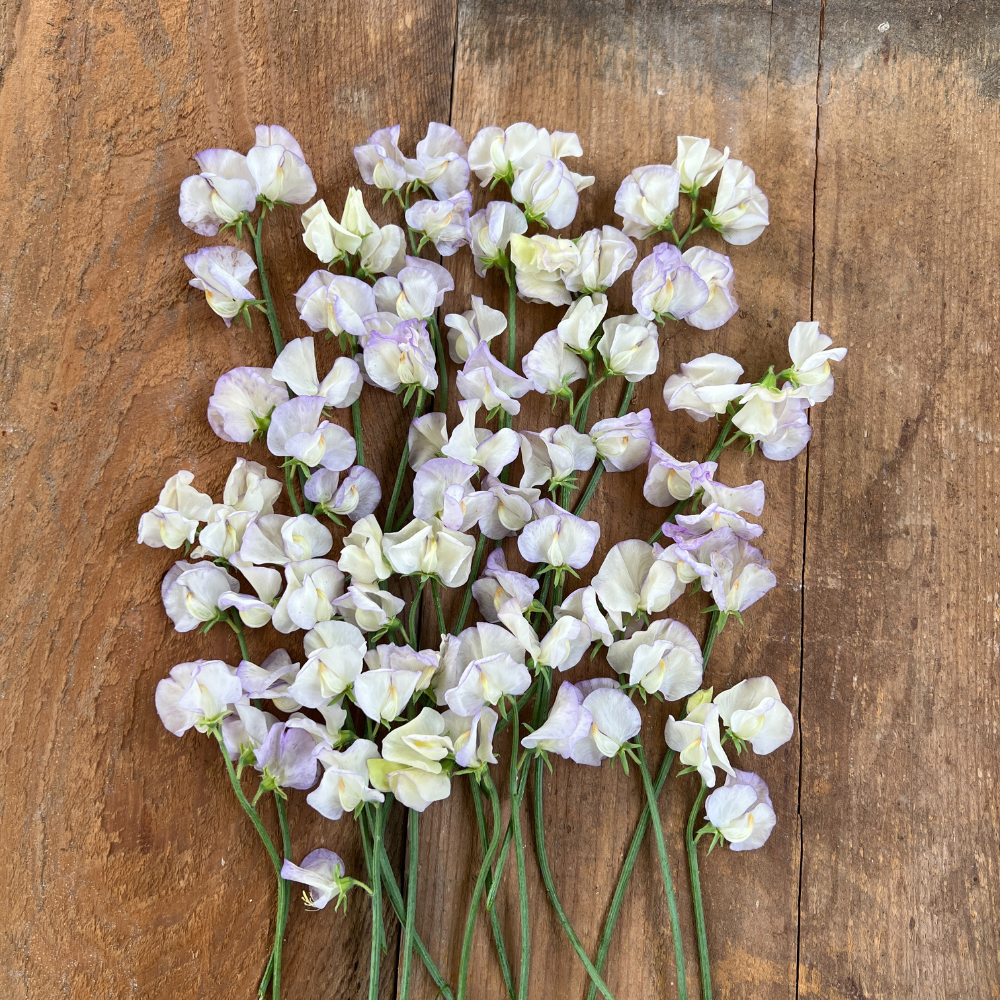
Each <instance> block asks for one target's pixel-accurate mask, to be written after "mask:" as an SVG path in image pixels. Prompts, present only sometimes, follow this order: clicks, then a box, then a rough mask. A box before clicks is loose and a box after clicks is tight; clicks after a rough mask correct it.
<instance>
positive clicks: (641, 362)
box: [597, 316, 660, 382]
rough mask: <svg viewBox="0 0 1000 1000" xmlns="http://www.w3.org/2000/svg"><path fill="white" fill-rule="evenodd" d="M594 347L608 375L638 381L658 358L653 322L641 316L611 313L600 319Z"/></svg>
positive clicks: (654, 365) (648, 371) (652, 370)
mask: <svg viewBox="0 0 1000 1000" xmlns="http://www.w3.org/2000/svg"><path fill="white" fill-rule="evenodd" d="M603 330H604V335H603V336H602V337H601V339H600V340H599V341H598V342H597V350H598V352H599V353H600V355H601V357H602V358H603V359H604V366H605V368H607V370H608V373H609V374H611V375H620V376H622V377H623V378H625V379H627V380H628V381H629V382H639V381H641V380H642V379H643V378H645V377H646V376H647V375H652V374H653V372H655V371H656V366H657V364H659V360H660V349H659V346H658V345H657V333H656V324H655V323H653V322H652V321H650V320H647V319H644V318H643V317H642V316H613V317H612V318H611V319H606V320H605V321H604V326H603Z"/></svg>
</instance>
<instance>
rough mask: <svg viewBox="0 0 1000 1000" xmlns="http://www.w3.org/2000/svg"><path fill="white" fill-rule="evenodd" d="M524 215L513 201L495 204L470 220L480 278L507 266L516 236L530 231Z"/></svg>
mask: <svg viewBox="0 0 1000 1000" xmlns="http://www.w3.org/2000/svg"><path fill="white" fill-rule="evenodd" d="M527 228H528V220H527V219H526V218H525V217H524V212H522V211H521V209H520V208H519V207H518V206H517V205H514V204H512V203H511V202H509V201H491V202H490V203H489V204H488V205H487V206H486V208H481V209H480V210H479V211H478V212H476V214H475V215H473V216H472V217H471V218H470V219H469V236H470V239H471V245H472V257H473V260H474V261H475V267H476V274H478V275H479V277H480V278H482V277H484V276H485V275H486V271H487V269H488V268H491V267H496V266H501V267H502V266H503V264H504V263H505V262H506V259H507V258H506V250H507V246H508V244H509V243H510V238H511V236H512V235H518V236H520V235H521V234H523V233H524V232H526V231H527Z"/></svg>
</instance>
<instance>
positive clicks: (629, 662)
mask: <svg viewBox="0 0 1000 1000" xmlns="http://www.w3.org/2000/svg"><path fill="white" fill-rule="evenodd" d="M608 663H610V664H611V666H612V667H614V669H615V670H617V671H618V672H619V673H623V674H625V673H627V674H628V682H629V684H637V685H639V686H640V687H642V688H643V690H645V691H647V692H648V693H649V694H653V693H654V692H656V693H659V694H661V695H663V697H664V698H665V699H666V700H667V701H677V700H679V699H680V698H686V697H687V696H688V695H689V694H694V692H695V691H697V690H698V688H699V686H700V685H701V679H702V655H701V647H700V646H699V645H698V640H697V639H695V637H694V635H693V634H692V632H691V630H690V629H689V628H688V627H687V626H686V625H682V624H681V623H680V622H676V621H672V620H671V619H669V618H663V619H660V620H658V621H655V622H653V623H652V624H651V625H650V627H649V628H648V629H643V630H641V631H639V632H634V633H633V634H632V635H631V636H630V637H629V638H628V639H622V640H619V641H618V642H615V643H612V645H611V648H610V649H609V650H608Z"/></svg>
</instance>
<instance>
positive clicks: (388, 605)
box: [333, 583, 406, 632]
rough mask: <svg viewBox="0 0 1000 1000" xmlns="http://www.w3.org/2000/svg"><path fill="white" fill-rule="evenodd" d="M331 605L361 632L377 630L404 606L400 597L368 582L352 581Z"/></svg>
mask: <svg viewBox="0 0 1000 1000" xmlns="http://www.w3.org/2000/svg"><path fill="white" fill-rule="evenodd" d="M333 606H334V607H335V608H336V609H337V614H339V615H340V617H341V618H343V619H344V620H345V621H348V622H350V623H351V624H352V625H357V627H358V628H359V629H361V630H362V632H377V631H378V630H379V629H381V628H384V627H385V626H386V625H388V624H389V623H390V622H391V621H392V620H393V619H394V618H395V617H396V616H397V615H398V614H399V613H400V611H402V610H403V608H404V607H405V606H406V602H405V601H404V600H402V598H399V597H396V595H395V594H390V593H389V591H388V590H381V589H380V588H378V587H376V586H374V585H373V584H370V583H352V584H351V586H349V587H348V588H347V591H346V592H345V593H344V595H343V596H342V597H338V598H337V599H336V600H335V601H334V602H333Z"/></svg>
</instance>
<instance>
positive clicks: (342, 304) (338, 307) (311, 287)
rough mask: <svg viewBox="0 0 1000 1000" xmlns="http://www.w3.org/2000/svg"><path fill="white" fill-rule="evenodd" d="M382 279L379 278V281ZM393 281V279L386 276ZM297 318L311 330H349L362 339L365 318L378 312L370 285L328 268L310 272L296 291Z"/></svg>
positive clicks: (318, 331)
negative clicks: (334, 272)
mask: <svg viewBox="0 0 1000 1000" xmlns="http://www.w3.org/2000/svg"><path fill="white" fill-rule="evenodd" d="M382 280H385V279H382V278H379V281H382ZM388 280H390V281H391V280H394V279H391V278H390V279H388ZM295 308H296V309H297V310H298V312H299V319H301V320H302V322H303V323H305V325H306V326H308V327H309V329H310V330H312V332H313V333H320V332H322V331H324V330H326V331H327V332H328V333H330V334H331V335H339V334H341V333H349V334H350V335H351V336H352V337H357V338H358V339H359V340H362V341H363V340H364V338H365V337H367V336H368V331H367V329H366V328H365V324H364V320H365V318H366V317H368V316H371V315H373V314H374V313H375V312H377V311H378V307H377V306H376V304H375V295H374V293H373V292H372V288H371V286H370V285H369V284H368V283H367V282H365V281H362V280H361V279H360V278H352V277H349V276H348V275H346V274H331V273H330V272H329V271H313V273H312V274H310V275H309V277H308V278H306V280H305V283H304V284H303V285H302V287H301V288H300V289H299V290H298V291H297V292H296V293H295Z"/></svg>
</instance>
